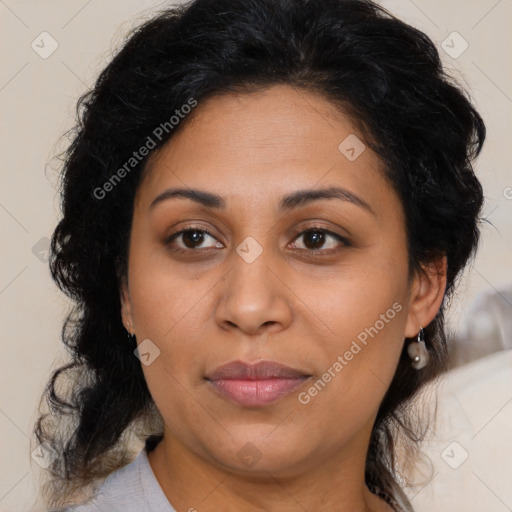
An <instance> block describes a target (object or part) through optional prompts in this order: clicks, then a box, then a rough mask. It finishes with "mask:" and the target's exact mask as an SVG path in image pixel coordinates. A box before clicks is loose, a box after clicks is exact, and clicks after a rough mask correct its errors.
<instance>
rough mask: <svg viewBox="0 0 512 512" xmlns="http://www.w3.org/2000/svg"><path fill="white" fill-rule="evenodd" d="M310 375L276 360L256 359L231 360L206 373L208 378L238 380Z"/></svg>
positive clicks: (290, 377) (295, 377)
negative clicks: (252, 360) (251, 360)
mask: <svg viewBox="0 0 512 512" xmlns="http://www.w3.org/2000/svg"><path fill="white" fill-rule="evenodd" d="M309 376H310V375H309V374H307V373H305V372H303V371H301V370H297V369H295V368H290V367H289V366H286V365H283V364H280V363H278V362H277V361H258V362H257V363H245V362H244V361H231V362H230V363H227V364H223V365H221V366H219V367H217V368H216V369H215V370H214V371H213V372H210V373H209V374H207V375H206V378H207V379H208V380H219V379H240V380H264V379H273V378H274V379H275V378H282V379H297V378H303V377H309Z"/></svg>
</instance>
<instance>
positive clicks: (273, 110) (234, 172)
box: [137, 85, 398, 208]
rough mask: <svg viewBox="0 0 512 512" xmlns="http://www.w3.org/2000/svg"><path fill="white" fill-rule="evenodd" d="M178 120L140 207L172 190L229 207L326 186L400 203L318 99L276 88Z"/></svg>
mask: <svg viewBox="0 0 512 512" xmlns="http://www.w3.org/2000/svg"><path fill="white" fill-rule="evenodd" d="M182 122H183V126H181V127H180V129H179V130H178V131H177V132H176V134H175V135H174V136H173V137H172V138H171V139H170V141H169V142H168V143H167V144H166V145H165V146H163V148H161V149H160V150H159V151H158V152H157V153H156V154H154V155H152V157H151V158H150V159H149V161H148V165H147V170H146V174H145V176H144V180H143V181H142V182H141V185H140V190H139V191H138V195H137V202H138V203H139V204H141V205H142V206H144V207H145V208H148V207H149V204H150V201H151V200H152V198H154V196H155V195H157V194H158V193H161V192H162V191H163V190H165V189H166V188H168V187H176V186H180V187H190V188H201V189H208V190H209V191H211V192H213V193H216V194H218V195H221V196H223V197H226V198H227V204H228V206H229V205H230V201H229V198H230V197H233V198H235V197H238V198H245V200H247V201H251V202H252V203H254V202H261V203H262V206H263V203H265V202H268V201H269V200H274V199H276V198H277V197H278V196H279V197H281V196H282V195H284V194H286V193H287V192H290V191H293V190H294V189H314V188H318V187H321V188H324V187H327V186H343V187H344V188H346V189H349V190H350V191H352V192H353V193H354V194H357V195H359V196H363V197H364V200H365V201H366V202H368V203H372V202H373V203H376V204H378V203H382V202H383V201H384V202H385V203H386V204H389V202H390V201H391V203H393V202H395V203H396V202H397V201H398V198H397V197H396V195H395V194H394V191H393V190H392V188H391V187H390V186H389V184H388V182H387V181H386V179H385V177H384V173H383V170H382V167H383V166H382V162H381V161H380V159H379V158H378V157H377V155H376V154H375V153H373V151H371V150H370V148H369V147H367V146H365V145H364V143H363V141H362V136H361V135H360V134H359V133H358V132H357V130H356V128H355V126H354V125H353V123H352V122H351V121H350V119H349V118H348V116H346V115H344V114H343V113H342V112H341V111H340V110H339V109H338V108H336V107H335V106H334V105H333V104H332V103H331V102H329V101H328V100H326V99H325V98H323V97H322V96H320V95H318V94H315V93H311V92H308V91H305V90H301V89H296V88H292V87H289V86H285V85H277V86H273V87H270V88H267V89H264V90H260V91H257V92H250V93H239V94H234V93H229V94H222V95H217V96H213V97H210V98H209V99H207V100H205V101H203V102H200V103H199V104H198V106H197V107H196V108H195V109H194V111H193V112H192V113H191V114H189V116H188V118H185V119H184V120H183V121H182ZM347 150H348V152H347ZM354 156H355V158H354ZM395 206H398V205H395Z"/></svg>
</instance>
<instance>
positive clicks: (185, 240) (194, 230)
mask: <svg viewBox="0 0 512 512" xmlns="http://www.w3.org/2000/svg"><path fill="white" fill-rule="evenodd" d="M208 238H210V239H212V240H213V241H214V243H213V245H210V246H209V247H217V248H219V249H221V248H222V247H224V246H223V245H222V244H221V243H220V242H218V240H217V239H216V238H215V237H214V236H213V235H212V234H211V233H210V232H209V231H208V230H206V229H204V228H199V227H193V226H190V227H188V228H187V229H182V230H181V231H178V232H176V233H174V234H172V235H171V236H169V237H168V238H167V239H166V240H165V244H166V245H173V244H174V243H176V242H180V243H178V246H177V247H174V248H173V250H176V251H178V252H184V251H193V250H197V249H204V248H205V247H204V246H202V244H204V243H205V241H207V240H208ZM180 244H181V245H180ZM206 248H208V246H206Z"/></svg>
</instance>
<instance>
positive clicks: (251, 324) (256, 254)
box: [217, 236, 291, 333]
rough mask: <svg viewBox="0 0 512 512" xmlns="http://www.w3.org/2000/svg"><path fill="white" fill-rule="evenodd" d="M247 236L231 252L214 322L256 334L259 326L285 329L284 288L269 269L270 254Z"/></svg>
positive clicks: (272, 264) (271, 263)
mask: <svg viewBox="0 0 512 512" xmlns="http://www.w3.org/2000/svg"><path fill="white" fill-rule="evenodd" d="M260 239H261V240H262V243H261V244H260V242H258V241H257V240H256V239H255V238H253V237H251V236H248V237H247V238H245V239H244V240H243V241H242V242H241V243H240V244H239V245H238V246H237V247H236V249H235V251H233V254H232V258H231V259H232V265H231V270H230V272H228V274H227V276H226V279H225V280H224V289H223V290H222V299H221V300H220V302H219V306H218V309H217V320H218V321H219V322H220V323H222V324H224V326H226V325H230V326H234V325H236V326H238V327H239V328H240V329H241V330H243V331H246V332H247V333H256V332H257V331H258V330H259V329H260V328H261V326H263V325H275V324H281V327H283V326H285V325H287V324H288V323H289V321H290V318H291V313H290V310H289V307H288V300H287V296H286V287H285V286H283V284H282V283H281V282H280V280H279V279H278V278H277V276H276V275H275V274H276V271H275V270H273V268H274V267H275V266H276V264H277V260H276V258H273V254H274V253H273V251H272V249H271V248H270V247H266V246H265V245H266V244H265V242H264V241H263V237H261V238H260Z"/></svg>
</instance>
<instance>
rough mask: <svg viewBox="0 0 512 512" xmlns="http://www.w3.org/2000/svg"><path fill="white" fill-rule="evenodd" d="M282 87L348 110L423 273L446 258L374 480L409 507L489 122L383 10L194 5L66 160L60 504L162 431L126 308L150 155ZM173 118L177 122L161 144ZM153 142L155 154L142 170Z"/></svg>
mask: <svg viewBox="0 0 512 512" xmlns="http://www.w3.org/2000/svg"><path fill="white" fill-rule="evenodd" d="M275 84H287V85H289V86H291V87H294V88H296V89H298V90H304V91H311V92H315V93H319V94H321V95H322V96H323V97H324V98H326V99H327V100H329V101H331V102H332V103H333V104H335V105H336V106H339V108H340V109H341V111H342V112H344V113H345V114H347V115H348V116H349V118H350V119H351V120H352V122H353V123H354V124H355V125H356V126H357V128H358V129H359V130H360V133H361V134H362V136H363V137H364V141H365V144H367V145H368V146H369V147H371V148H372V149H373V150H374V151H375V152H376V153H377V154H378V155H379V157H380V159H381V160H382V162H383V164H384V168H385V171H384V172H385V175H386V178H387V179H388V180H389V182H390V183H391V184H392V186H393V187H394V189H395V190H396V191H397V193H398V195H399V197H400V199H401V202H402V206H403V209H404V212H405V218H406V234H407V241H408V251H409V261H410V265H409V272H410V273H411V272H412V271H415V270H420V271H421V270H422V269H424V267H425V265H426V264H428V263H429V262H431V261H432V260H433V259H435V258H438V257H440V256H446V258H447V288H446V292H445V297H444V300H443V304H442V306H441V308H440V310H439V312H438V313H437V315H436V317H435V319H434V320H433V321H432V322H431V323H430V325H428V326H427V327H426V328H425V338H426V343H427V346H428V349H429V351H430V353H431V362H430V364H429V365H428V366H427V367H426V368H424V369H422V370H420V371H416V370H414V369H412V368H411V366H410V359H409V358H408V356H407V353H406V349H405V348H404V350H403V352H402V354H401V358H400V361H399V364H398V368H397V371H396V374H395V376H394V379H393V381H392V383H391V385H390V387H389V389H388V391H387V394H386V395H385V397H384V400H383V402H382V404H381V406H380V409H379V411H378V416H377V419H376V422H375V425H374V427H373V432H372V436H371V442H370V446H369V451H368V455H367V463H366V483H367V484H368V485H369V486H371V487H379V488H380V489H382V490H384V491H385V492H386V493H387V494H388V495H390V496H394V497H395V498H400V499H404V500H405V498H404V496H403V492H402V491H401V489H400V486H399V485H398V483H397V478H398V477H397V474H396V466H395V452H396V446H395V441H396V435H397V434H398V433H405V434H406V436H405V437H407V438H408V439H411V440H413V441H414V442H415V441H417V440H418V439H420V438H421V431H422V429H423V424H422V422H418V421H417V420H416V421H413V419H411V418H410V415H409V414H408V409H409V408H410V407H409V406H410V403H411V399H412V397H413V396H414V395H415V394H416V393H417V391H418V390H419V389H420V387H421V386H423V384H425V383H426V382H428V381H429V380H431V379H433V378H434V377H436V376H437V375H439V374H440V373H441V372H442V371H443V370H444V369H445V368H446V365H447V348H446V334H445V328H444V309H445V307H446V303H447V300H448V299H449V298H450V296H451V294H452V292H453V290H454V286H455V284H456V281H457V278H458V277H459V276H460V274H461V270H462V269H463V268H464V266H465V265H466V263H467V262H468V260H469V259H470V258H471V256H473V254H474V251H475V250H476V247H477V244H478V238H479V223H480V220H481V219H480V212H481V208H482V203H483V193H482V187H481V185H480V183H479V181H478V179H477V178H476V177H475V174H474V171H473V167H472V162H473V160H474V158H475V157H476V156H477V155H478V154H479V152H480V150H481V147H482V144H483V142H484V139H485V125H484V123H483V121H482V119H481V117H480V116H479V114H478V112H477V111H476V110H475V109H474V107H473V106H472V105H471V102H470V98H469V97H468V95H467V93H465V92H464V90H463V89H462V88H461V87H460V86H459V85H458V84H457V83H456V82H455V81H454V80H453V79H452V78H451V77H449V76H448V75H447V73H446V71H445V70H444V69H443V66H442V64H441V60H440V58H439V54H438V51H437V49H436V47H435V46H434V44H433V42H432V41H431V40H430V39H429V38H428V37H427V36H426V35H425V34H424V33H422V32H421V31H419V30H417V29H415V28H413V27H411V26H409V25H408V24H406V23H404V22H402V21H400V20H398V19H396V18H395V17H394V16H392V15H391V14H390V13H388V12H387V11H386V10H384V9H383V8H382V7H380V6H378V5H376V4H375V3H373V2H371V1H369V0H215V1H211V0H194V1H191V2H189V3H187V4H182V5H180V6H173V7H169V8H168V9H166V10H164V11H162V12H160V13H158V15H156V16H155V17H153V18H152V19H150V20H149V21H146V22H144V23H143V24H142V25H141V26H139V27H138V28H136V29H135V30H134V31H133V33H131V34H130V36H129V37H128V38H127V40H126V41H125V42H124V44H123V47H122V49H121V50H120V51H119V52H118V53H117V55H116V56H115V57H114V58H113V60H112V61H111V62H110V63H109V64H108V66H107V67H106V68H105V69H104V70H103V71H102V72H101V74H100V75H99V78H98V79H97V82H96V84H95V85H94V87H93V88H92V90H90V91H89V92H87V93H86V94H84V95H83V96H82V97H81V98H80V100H79V102H78V106H77V117H78V121H77V125H76V127H75V128H74V130H73V131H72V142H71V144H70V146H69V148H68V149H67V151H66V152H65V153H64V155H63V158H64V166H63V170H62V183H61V196H62V213H63V215H62V219H61V220H60V222H59V223H58V225H57V227H56V229H55V231H54V233H53V237H52V241H51V242H52V243H51V258H50V268H51V272H52V276H53V278H54V280H55V281H56V283H57V284H58V286H59V287H60V288H61V289H62V290H63V291H64V292H65V293H66V294H67V295H68V296H69V297H70V298H71V299H72V300H73V302H74V306H73V308H72V310H71V312H70V313H69V315H68V317H67V320H66V322H65V324H64V328H63V331H62V337H63V342H64V344H65V345H66V347H67V349H68V352H69V354H70V357H71V362H70V363H69V364H66V365H65V366H63V367H60V368H58V369H56V370H55V371H54V372H53V374H52V377H51V379H50V381H49V383H48V384H47V386H46V388H45V391H44V394H43V398H45V399H46V400H45V402H46V404H47V405H48V406H49V409H50V410H49V412H45V413H44V414H43V412H42V411H41V412H40V416H39V418H38V421H37V423H36V425H35V428H34V433H35V436H36V438H37V442H38V443H43V442H46V443H48V444H49V445H50V446H51V447H52V448H53V449H54V450H55V452H56V453H57V454H58V455H59V456H58V457H57V458H56V459H55V461H54V462H53V463H52V465H51V466H50V467H49V468H48V471H49V474H50V475H51V479H50V480H49V482H48V483H47V485H46V486H45V491H44V495H45V499H46V500H47V502H48V503H50V504H51V506H56V505H59V506H60V505H62V504H64V503H66V501H67V500H69V499H70V498H71V496H72V495H73V493H75V492H76V491H81V490H83V489H85V488H86V487H87V486H88V485H89V484H91V483H92V482H94V481H95V480H96V479H99V478H101V477H104V476H106V475H108V474H109V473H111V472H112V471H113V470H115V469H117V468H119V467H121V466H123V465H125V464H126V463H128V462H129V461H130V460H131V455H130V454H129V452H128V445H129V442H128V439H129V438H128V437H127V436H128V435H132V434H134V433H135V434H136V435H137V436H138V439H139V440H143V439H145V438H148V436H158V435H161V434H162V431H161V427H162V420H161V417H159V413H158V411H157V410H156V407H155V405H154V402H153V400H152V398H151V395H150V393H149V391H148V388H147V386H146V382H145V379H144V376H143V372H142V369H141V364H140V361H139V360H138V359H137V358H136V357H134V353H133V352H134V349H135V348H136V342H135V341H132V342H128V340H127V336H126V331H125V329H124V326H123V323H122V321H121V313H120V311H121V305H120V284H121V282H122V280H123V279H125V277H126V272H127V248H128V241H129V236H130V230H131V222H132V215H133V199H134V196H135V192H136V189H137V187H138V185H139V184H140V179H141V176H142V175H143V173H144V169H145V164H146V162H147V159H148V157H149V156H150V155H151V154H154V153H155V152H156V151H158V149H159V148H161V147H162V145H164V144H165V143H167V142H168V141H169V140H170V139H171V138H172V135H173V134H174V133H175V132H176V131H177V130H179V129H180V128H181V127H182V126H183V125H184V124H185V123H186V122H187V119H185V120H184V121H182V122H181V123H180V124H179V126H177V127H176V128H174V127H173V126H171V123H169V119H170V117H171V116H172V115H174V114H175V113H177V111H179V110H180V108H181V107H182V106H183V105H186V104H189V105H190V104H192V103H191V101H197V104H198V105H199V107H198V108H200V104H201V102H202V101H204V100H205V99H207V98H209V97H211V96H214V95H216V94H222V93H225V92H243V93H250V92H251V91H256V90H260V89H263V88H266V87H269V86H272V85H275ZM165 123H167V124H165ZM159 126H165V127H166V129H163V130H162V129H161V130H160V131H159V132H158V133H159V134H160V136H159V137H155V136H154V132H155V129H156V128H157V127H159ZM152 134H153V137H152V140H153V142H154V147H153V148H152V149H151V150H150V151H149V153H148V154H147V155H145V156H144V157H140V155H138V159H137V161H136V162H134V161H133V160H130V159H133V158H134V151H137V150H138V149H139V148H141V147H143V146H144V145H146V144H147V141H148V136H151V135H152ZM128 161H131V162H132V164H133V165H131V167H130V168H129V169H127V168H126V165H125V164H126V162H128ZM123 165H124V166H125V167H124V168H125V171H126V172H124V173H122V177H123V179H122V180H118V181H119V182H113V181H112V179H113V176H114V175H115V174H116V173H118V174H117V175H118V176H119V169H121V168H122V167H123ZM109 180H110V181H109ZM107 182H109V183H111V186H109V189H108V198H105V199H103V198H102V197H101V196H102V194H103V192H102V193H99V192H98V190H106V188H105V186H104V184H106V183H107ZM102 187H103V188H102ZM410 275H412V274H410ZM404 341H405V340H404ZM405 345H406V344H405V343H404V347H405ZM60 383H62V386H59V384H60ZM58 388H59V389H58ZM64 420H65V421H64ZM149 439H154V437H149Z"/></svg>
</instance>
